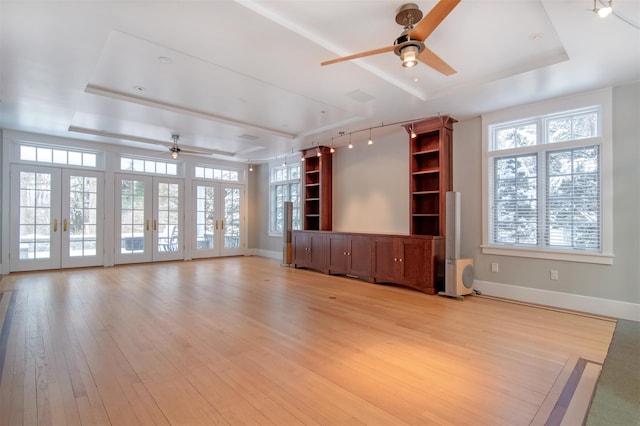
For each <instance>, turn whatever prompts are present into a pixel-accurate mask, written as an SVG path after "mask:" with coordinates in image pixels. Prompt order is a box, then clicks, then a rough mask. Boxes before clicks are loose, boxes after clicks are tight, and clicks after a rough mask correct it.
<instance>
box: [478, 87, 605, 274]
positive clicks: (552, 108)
mask: <svg viewBox="0 0 640 426" xmlns="http://www.w3.org/2000/svg"><path fill="white" fill-rule="evenodd" d="M612 105H613V96H612V89H611V88H605V89H600V90H596V91H592V92H586V93H581V94H577V95H572V96H566V97H562V98H556V99H551V100H546V101H541V102H537V103H533V104H527V105H522V106H519V107H514V108H510V109H506V110H501V111H496V112H491V113H487V114H483V115H482V244H481V245H480V247H481V249H482V253H483V254H491V255H502V256H516V257H526V258H533V259H549V260H563V261H571V262H584V263H596V264H604V265H611V264H612V263H613V257H614V254H613V158H612V157H613V152H612V140H613V137H612V119H613V117H612ZM593 106H599V107H600V108H601V126H602V136H600V137H598V138H590V139H580V140H579V141H578V142H575V141H570V142H556V143H551V144H545V147H546V148H547V150H556V149H562V148H568V147H571V146H576V145H583V144H589V143H591V144H594V142H595V141H596V139H597V144H599V145H600V147H601V153H600V155H601V170H600V173H601V195H600V196H601V200H602V217H601V222H602V225H601V226H602V231H601V232H602V235H601V243H602V244H601V250H600V252H587V251H585V252H582V251H579V250H567V249H550V248H540V247H531V248H529V247H522V246H503V245H495V244H491V243H490V241H491V239H490V221H491V216H490V212H491V208H490V207H491V202H492V192H491V191H492V187H491V180H490V179H491V173H492V165H491V164H492V161H493V159H494V158H495V157H496V153H497V152H499V153H500V156H502V155H505V156H506V155H510V154H511V155H514V154H516V153H520V152H523V151H525V150H526V148H524V147H523V148H512V149H509V150H501V151H490V148H491V133H490V132H491V126H493V125H499V124H501V123H506V122H510V121H513V122H520V121H526V120H530V119H532V118H537V117H540V116H545V117H549V116H551V115H555V114H562V113H563V112H566V111H570V110H579V109H583V108H588V107H593Z"/></svg>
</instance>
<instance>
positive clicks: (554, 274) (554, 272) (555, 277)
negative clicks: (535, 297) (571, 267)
mask: <svg viewBox="0 0 640 426" xmlns="http://www.w3.org/2000/svg"><path fill="white" fill-rule="evenodd" d="M550 277H551V279H552V280H554V281H557V280H558V271H557V270H556V269H552V270H551V273H550Z"/></svg>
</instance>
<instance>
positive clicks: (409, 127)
mask: <svg viewBox="0 0 640 426" xmlns="http://www.w3.org/2000/svg"><path fill="white" fill-rule="evenodd" d="M438 116H440V113H438ZM421 120H424V118H412V119H411V120H405V121H396V122H393V123H380V124H379V125H376V126H371V127H365V128H363V129H358V130H354V131H351V132H349V144H348V145H347V148H349V149H353V146H354V145H353V143H352V141H351V140H352V137H351V135H352V134H353V133H355V134H356V135H357V134H358V133H362V132H366V131H369V139H368V140H367V145H373V136H372V134H373V129H378V128H382V127H388V126H397V125H400V126H402V127H403V128H404V129H405V130H406V131H409V133H410V135H411V139H415V138H416V137H417V135H416V132H415V128H414V123H415V122H416V121H417V122H420V121H421ZM346 135H347V132H345V131H339V132H338V136H337V138H338V139H340V138H342V137H343V136H346ZM333 142H334V137H331V139H330V141H329V140H326V141H317V142H316V141H313V142H312V143H311V146H310V147H308V148H301V149H302V150H307V151H309V152H313V151H312V150H313V148H316V147H317V148H316V156H318V157H320V156H321V155H322V152H320V149H319V146H320V145H323V144H327V145H329V152H330V153H331V154H333V153H335V152H336V149H335V148H334V144H333ZM323 146H324V145H323ZM292 152H293V151H292ZM300 161H304V155H302V156H301V158H300Z"/></svg>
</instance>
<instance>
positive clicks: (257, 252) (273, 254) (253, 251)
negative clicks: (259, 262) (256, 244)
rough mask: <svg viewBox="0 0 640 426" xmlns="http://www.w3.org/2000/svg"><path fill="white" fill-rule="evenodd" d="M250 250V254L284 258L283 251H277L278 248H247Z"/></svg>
mask: <svg viewBox="0 0 640 426" xmlns="http://www.w3.org/2000/svg"><path fill="white" fill-rule="evenodd" d="M247 251H248V252H250V254H249V255H250V256H262V257H268V258H270V259H278V260H282V252H281V251H276V250H263V249H251V250H247Z"/></svg>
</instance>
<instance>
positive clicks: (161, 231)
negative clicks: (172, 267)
mask: <svg viewBox="0 0 640 426" xmlns="http://www.w3.org/2000/svg"><path fill="white" fill-rule="evenodd" d="M182 185H183V183H182V181H181V180H177V179H170V178H154V190H155V197H154V209H153V210H154V212H153V215H154V219H153V231H154V251H153V260H177V259H183V258H184V254H183V253H184V250H183V245H184V244H183V242H182V220H181V219H182V217H183V214H182Z"/></svg>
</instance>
